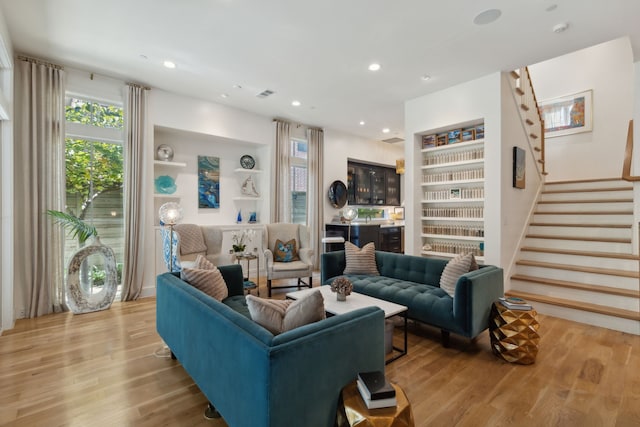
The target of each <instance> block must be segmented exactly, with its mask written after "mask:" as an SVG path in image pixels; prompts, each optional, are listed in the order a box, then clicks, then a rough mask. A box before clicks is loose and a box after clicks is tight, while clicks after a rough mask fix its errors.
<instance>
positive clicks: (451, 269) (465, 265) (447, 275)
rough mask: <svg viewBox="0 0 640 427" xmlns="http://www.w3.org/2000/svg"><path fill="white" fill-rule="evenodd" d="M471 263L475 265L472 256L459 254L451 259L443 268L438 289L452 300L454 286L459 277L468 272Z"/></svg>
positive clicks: (454, 290)
mask: <svg viewBox="0 0 640 427" xmlns="http://www.w3.org/2000/svg"><path fill="white" fill-rule="evenodd" d="M472 261H473V262H474V263H475V258H474V256H473V254H471V253H469V254H466V255H463V254H460V255H458V256H456V257H455V258H453V259H451V260H450V261H449V262H448V263H447V265H446V266H445V267H444V270H443V271H442V276H440V287H441V288H442V290H444V291H445V292H446V293H448V294H449V295H450V296H451V297H452V298H453V297H454V296H455V294H456V284H457V283H458V278H460V276H462V275H463V274H465V273H468V272H469V269H470V267H471V262H472ZM477 266H478V265H477V264H476V268H477Z"/></svg>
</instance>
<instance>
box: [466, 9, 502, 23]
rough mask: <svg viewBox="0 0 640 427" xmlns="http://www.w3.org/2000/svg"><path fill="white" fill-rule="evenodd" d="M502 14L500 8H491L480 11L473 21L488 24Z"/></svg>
mask: <svg viewBox="0 0 640 427" xmlns="http://www.w3.org/2000/svg"><path fill="white" fill-rule="evenodd" d="M500 15H502V11H500V9H489V10H485V11H484V12H480V13H479V14H477V15H476V17H475V18H473V23H474V24H476V25H487V24H491V23H492V22H495V21H497V20H498V18H500Z"/></svg>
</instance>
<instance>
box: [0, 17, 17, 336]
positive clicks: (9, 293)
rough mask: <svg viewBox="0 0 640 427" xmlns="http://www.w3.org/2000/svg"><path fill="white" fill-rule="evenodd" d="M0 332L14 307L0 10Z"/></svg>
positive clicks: (8, 114) (7, 53)
mask: <svg viewBox="0 0 640 427" xmlns="http://www.w3.org/2000/svg"><path fill="white" fill-rule="evenodd" d="M0 64H1V65H2V70H0V103H1V105H0V108H1V109H2V112H3V116H4V118H5V120H1V121H0V153H1V156H2V158H1V159H0V162H1V163H0V174H1V176H2V183H1V184H0V212H1V215H2V223H1V224H0V245H1V246H0V271H1V272H2V273H1V276H0V334H1V333H2V331H3V330H5V329H11V328H12V327H13V321H14V309H13V286H14V281H13V122H12V119H13V49H12V46H11V40H10V38H9V32H8V31H7V26H6V22H5V20H4V15H3V13H2V10H0Z"/></svg>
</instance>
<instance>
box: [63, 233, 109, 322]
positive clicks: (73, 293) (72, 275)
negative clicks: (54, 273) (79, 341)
mask: <svg viewBox="0 0 640 427" xmlns="http://www.w3.org/2000/svg"><path fill="white" fill-rule="evenodd" d="M92 255H98V256H101V257H102V258H103V260H102V263H101V264H100V266H101V267H102V268H104V278H102V277H101V279H100V280H101V282H102V285H101V287H102V289H101V290H100V291H99V292H98V293H96V294H90V293H89V292H88V291H87V290H86V289H84V287H83V283H82V280H81V277H82V278H83V279H86V278H87V277H88V276H89V274H90V273H89V272H90V271H91V269H92V268H93V266H91V265H89V262H88V261H89V260H88V258H89V257H90V256H92ZM94 265H97V264H94ZM98 271H100V273H101V274H100V276H102V271H101V270H98ZM65 285H66V286H65V293H66V294H67V304H68V305H69V309H70V310H71V311H72V312H73V313H75V314H80V313H90V312H92V311H99V310H106V309H108V308H109V307H111V303H113V300H114V299H115V297H116V291H117V290H118V271H117V268H116V255H115V253H114V252H113V249H111V248H110V247H108V246H105V245H103V244H102V242H100V239H99V238H98V237H95V238H94V240H93V242H92V243H91V244H90V245H88V246H84V247H82V248H80V249H78V250H77V251H76V253H75V254H73V256H72V257H71V260H70V261H69V267H68V269H67V282H66V284H65ZM94 285H95V283H94Z"/></svg>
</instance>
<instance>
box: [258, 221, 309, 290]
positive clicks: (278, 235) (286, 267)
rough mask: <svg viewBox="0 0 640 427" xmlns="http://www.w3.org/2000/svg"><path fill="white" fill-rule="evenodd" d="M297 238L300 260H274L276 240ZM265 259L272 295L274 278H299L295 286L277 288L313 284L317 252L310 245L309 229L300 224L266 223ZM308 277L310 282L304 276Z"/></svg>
mask: <svg viewBox="0 0 640 427" xmlns="http://www.w3.org/2000/svg"><path fill="white" fill-rule="evenodd" d="M291 239H295V241H296V248H297V250H298V257H299V258H300V260H299V261H290V262H277V261H274V253H273V251H274V248H275V246H276V240H280V241H282V242H285V243H286V242H288V241H289V240H291ZM262 243H263V245H262V247H263V248H264V261H265V264H266V266H267V289H268V292H269V296H271V288H272V286H271V280H273V279H298V284H297V285H293V286H278V287H277V288H295V287H297V288H300V286H306V287H309V288H310V287H312V286H313V278H312V276H313V262H314V257H315V254H314V253H313V249H312V248H311V247H310V246H311V243H310V238H309V229H308V228H307V227H306V226H304V225H300V224H286V223H275V224H267V225H265V231H264V233H263V242H262ZM304 277H308V278H309V283H305V282H304V281H303V280H302V278H304ZM274 288H275V287H274Z"/></svg>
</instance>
